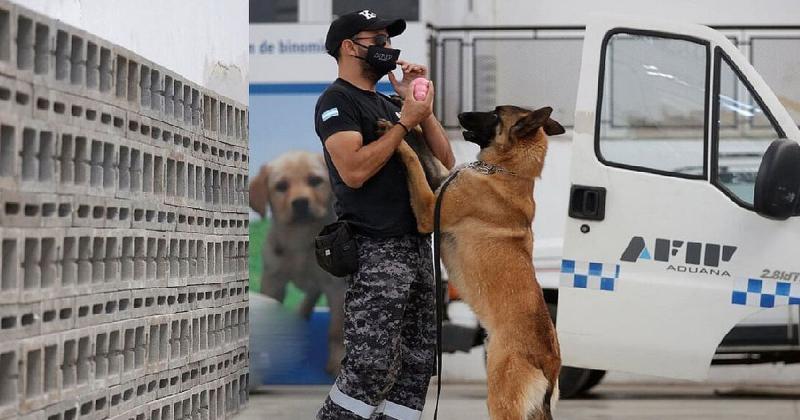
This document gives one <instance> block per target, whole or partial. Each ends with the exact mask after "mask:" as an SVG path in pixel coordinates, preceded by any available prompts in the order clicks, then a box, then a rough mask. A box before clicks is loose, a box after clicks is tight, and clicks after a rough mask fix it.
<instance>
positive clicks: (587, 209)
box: [569, 185, 606, 220]
mask: <svg viewBox="0 0 800 420" xmlns="http://www.w3.org/2000/svg"><path fill="white" fill-rule="evenodd" d="M569 217H572V218H575V219H586V220H603V219H605V217H606V189H605V188H604V187H592V186H585V185H573V186H572V188H571V190H570V197H569Z"/></svg>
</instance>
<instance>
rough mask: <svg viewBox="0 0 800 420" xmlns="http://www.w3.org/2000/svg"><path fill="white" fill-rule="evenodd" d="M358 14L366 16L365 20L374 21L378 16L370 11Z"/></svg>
mask: <svg viewBox="0 0 800 420" xmlns="http://www.w3.org/2000/svg"><path fill="white" fill-rule="evenodd" d="M358 14H359V15H361V16H364V19H373V18H375V17H376V16H378V15H376V14H375V13H372V12H370V11H369V10H362V11H360V12H358Z"/></svg>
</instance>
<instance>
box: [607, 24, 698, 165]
mask: <svg viewBox="0 0 800 420" xmlns="http://www.w3.org/2000/svg"><path fill="white" fill-rule="evenodd" d="M603 55H604V59H603V61H602V62H603V63H604V69H603V70H602V71H601V77H602V80H601V81H600V83H601V86H602V87H603V88H602V90H601V92H600V98H599V100H598V102H599V103H600V109H598V114H599V116H598V118H597V129H596V130H597V132H596V137H597V143H596V144H597V147H596V151H597V152H598V158H599V159H600V160H601V161H602V162H603V163H605V164H607V165H610V166H617V167H623V168H629V169H635V170H643V171H647V172H655V173H660V174H665V175H670V176H680V177H685V178H696V179H706V177H707V173H708V171H707V170H706V160H707V159H706V156H707V155H706V150H707V148H706V141H707V139H706V138H707V135H706V133H707V129H706V127H707V125H706V115H707V112H706V110H707V109H708V107H707V102H708V100H707V98H708V94H707V92H708V89H709V84H708V73H709V71H708V67H709V63H710V52H709V46H708V43H707V42H705V41H700V40H695V39H691V38H688V37H686V38H678V37H671V36H668V35H660V34H650V33H647V32H636V33H625V32H617V33H614V32H612V34H611V35H610V36H607V37H606V40H605V42H604V46H603Z"/></svg>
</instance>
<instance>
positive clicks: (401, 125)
mask: <svg viewBox="0 0 800 420" xmlns="http://www.w3.org/2000/svg"><path fill="white" fill-rule="evenodd" d="M397 125H399V126H400V127H403V129H404V130H406V134H408V133H410V132H411V130H409V129H408V127H406V125H405V124H403V123H401V122H400V121H397Z"/></svg>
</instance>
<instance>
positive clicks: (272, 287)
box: [250, 151, 345, 375]
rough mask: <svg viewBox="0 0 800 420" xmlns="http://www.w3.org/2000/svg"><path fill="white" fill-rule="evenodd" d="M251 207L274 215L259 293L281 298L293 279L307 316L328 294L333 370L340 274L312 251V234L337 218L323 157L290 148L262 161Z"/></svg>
mask: <svg viewBox="0 0 800 420" xmlns="http://www.w3.org/2000/svg"><path fill="white" fill-rule="evenodd" d="M250 207H252V208H253V210H255V211H256V212H258V213H259V214H260V215H261V217H266V214H267V208H269V209H270V210H271V213H272V219H271V225H270V230H269V233H268V234H267V238H266V239H265V241H264V245H263V250H262V253H261V256H262V263H263V267H264V269H263V272H262V274H261V293H263V294H265V295H267V296H269V297H271V298H273V299H276V300H277V301H278V302H281V303H282V302H283V300H284V298H285V297H286V287H287V285H288V283H289V281H290V280H291V281H292V283H294V284H295V285H296V286H297V287H298V288H299V289H300V290H302V291H303V292H304V293H305V296H304V298H303V301H302V302H301V303H300V306H299V312H300V315H301V316H303V317H304V318H306V319H308V318H309V317H310V316H311V312H312V311H313V310H314V305H315V304H316V302H317V300H318V299H319V297H320V295H321V294H324V295H325V297H326V298H327V299H328V305H329V307H330V317H331V319H330V324H329V326H328V362H327V365H326V367H325V371H326V372H328V373H330V374H331V375H336V374H338V372H339V368H340V367H341V360H342V357H343V356H344V335H343V334H344V293H345V282H344V279H341V278H337V277H334V276H332V275H330V274H328V273H327V272H325V271H323V270H322V269H321V268H320V267H319V266H318V265H317V260H316V256H315V254H314V237H315V236H316V235H317V234H318V233H319V231H320V230H321V229H322V227H323V226H324V225H326V224H328V223H330V222H332V221H333V220H334V219H335V215H334V213H333V193H332V191H331V184H330V181H329V178H328V170H327V167H326V166H325V160H324V159H323V157H322V155H321V154H319V153H311V152H305V151H293V152H288V153H285V154H283V155H281V156H279V157H278V158H276V159H275V160H273V161H271V162H270V163H269V164H267V165H264V166H262V167H261V170H260V171H259V174H258V175H257V176H256V177H255V178H253V179H252V180H251V181H250Z"/></svg>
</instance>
